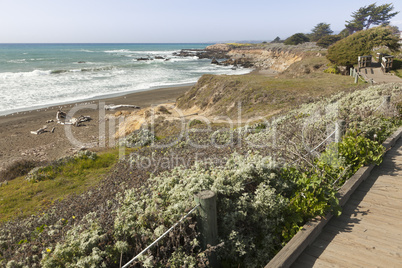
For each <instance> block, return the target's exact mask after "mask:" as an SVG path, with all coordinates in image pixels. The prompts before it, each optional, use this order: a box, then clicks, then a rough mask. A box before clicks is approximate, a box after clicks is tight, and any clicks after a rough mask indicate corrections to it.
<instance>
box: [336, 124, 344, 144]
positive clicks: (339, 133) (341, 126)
mask: <svg viewBox="0 0 402 268" xmlns="http://www.w3.org/2000/svg"><path fill="white" fill-rule="evenodd" d="M345 127H346V122H345V120H338V121H336V124H335V142H341V141H342V137H343V135H344V134H345V130H346V129H345Z"/></svg>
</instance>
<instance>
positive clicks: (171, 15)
mask: <svg viewBox="0 0 402 268" xmlns="http://www.w3.org/2000/svg"><path fill="white" fill-rule="evenodd" d="M374 2H376V3H377V5H381V4H385V3H393V4H394V11H402V1H400V0H398V1H395V0H394V1H378V0H377V1H367V0H353V1H352V0H337V1H322V0H320V1H316V0H303V1H300V0H282V1H278V0H275V1H270V0H248V1H244V0H242V1H238V0H231V1H228V0H213V1H212V0H203V1H192V0H186V1H183V0H169V1H167V0H67V1H66V0H0V4H1V5H0V7H1V8H0V25H1V26H0V43H202V42H220V41H221V42H224V41H241V40H261V41H271V40H273V39H274V38H275V37H277V36H279V37H280V38H281V39H286V38H287V37H289V36H291V35H292V34H294V33H300V32H301V33H309V32H311V29H313V28H314V26H315V25H317V24H318V23H321V22H324V23H329V24H330V27H331V29H332V30H333V31H335V32H339V31H341V30H342V29H344V25H345V21H346V20H349V19H350V18H351V17H350V15H351V14H352V12H354V11H356V10H358V9H359V8H360V7H363V6H367V5H369V4H372V3H374ZM391 25H394V26H398V27H399V28H400V29H401V30H402V12H401V13H400V14H398V15H397V16H395V17H394V18H393V19H392V20H391Z"/></svg>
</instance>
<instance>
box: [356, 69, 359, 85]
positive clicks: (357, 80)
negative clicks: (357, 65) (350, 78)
mask: <svg viewBox="0 0 402 268" xmlns="http://www.w3.org/2000/svg"><path fill="white" fill-rule="evenodd" d="M357 83H359V75H358V74H357V72H355V84H357Z"/></svg>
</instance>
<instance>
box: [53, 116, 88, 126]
mask: <svg viewBox="0 0 402 268" xmlns="http://www.w3.org/2000/svg"><path fill="white" fill-rule="evenodd" d="M91 120H92V118H91V117H90V116H84V115H81V116H80V117H78V118H76V117H73V118H71V120H65V121H64V122H62V121H60V120H59V121H57V123H59V124H61V125H73V126H75V127H79V126H80V125H81V123H83V122H88V121H91Z"/></svg>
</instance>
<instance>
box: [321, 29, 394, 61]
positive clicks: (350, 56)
mask: <svg viewBox="0 0 402 268" xmlns="http://www.w3.org/2000/svg"><path fill="white" fill-rule="evenodd" d="M398 42H399V36H397V35H395V34H394V33H393V32H392V30H391V29H390V28H389V27H375V28H371V29H368V30H365V31H359V32H357V33H354V34H352V35H350V36H348V37H346V38H345V39H342V40H340V41H338V42H336V43H335V44H334V45H332V46H331V47H329V48H328V54H327V58H328V59H329V60H330V61H331V62H333V63H335V64H337V65H342V66H352V65H354V64H357V60H358V56H363V55H370V54H371V53H372V50H373V48H375V47H387V48H388V49H389V50H391V52H392V51H394V52H395V51H398V50H399V47H400V44H399V43H398Z"/></svg>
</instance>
